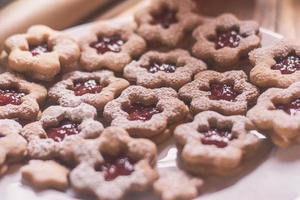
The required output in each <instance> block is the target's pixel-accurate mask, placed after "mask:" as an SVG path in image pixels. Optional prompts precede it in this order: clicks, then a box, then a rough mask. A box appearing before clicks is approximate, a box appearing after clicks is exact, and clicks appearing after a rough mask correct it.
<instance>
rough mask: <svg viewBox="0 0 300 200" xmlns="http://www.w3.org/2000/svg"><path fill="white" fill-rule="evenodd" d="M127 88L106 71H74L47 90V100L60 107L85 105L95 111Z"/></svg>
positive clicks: (111, 73)
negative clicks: (88, 105)
mask: <svg viewBox="0 0 300 200" xmlns="http://www.w3.org/2000/svg"><path fill="white" fill-rule="evenodd" d="M128 86H129V83H128V81H126V80H125V79H122V78H117V77H115V76H114V74H113V72H111V71H108V70H102V71H95V72H90V73H89V72H80V71H75V72H71V73H69V74H66V75H65V76H64V78H63V80H62V81H60V82H58V83H56V84H55V85H54V86H53V87H52V88H50V90H49V95H48V96H49V99H50V100H51V101H52V102H56V103H59V104H60V105H62V106H71V107H74V106H78V105H79V104H81V103H87V104H90V105H92V106H94V107H95V108H97V110H103V108H104V106H105V105H106V104H107V103H108V102H109V101H111V100H113V99H114V98H115V97H117V96H119V95H120V94H121V92H122V91H123V90H124V89H125V88H126V87H128Z"/></svg>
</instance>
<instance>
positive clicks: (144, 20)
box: [135, 0, 202, 46]
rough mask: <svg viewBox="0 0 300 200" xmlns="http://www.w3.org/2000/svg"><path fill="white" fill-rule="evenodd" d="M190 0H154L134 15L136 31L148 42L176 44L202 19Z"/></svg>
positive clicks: (167, 44)
mask: <svg viewBox="0 0 300 200" xmlns="http://www.w3.org/2000/svg"><path fill="white" fill-rule="evenodd" d="M195 8H196V6H195V3H194V2H193V1H192V0H185V1H182V0H154V1H153V2H152V3H151V5H150V6H149V7H147V8H145V9H143V10H140V11H139V12H137V13H136V15H135V21H136V22H137V24H138V33H139V34H140V35H141V36H142V37H143V38H144V39H145V40H146V41H147V42H148V43H149V44H153V43H158V44H161V45H166V46H177V45H178V44H179V42H181V41H182V39H183V38H184V36H185V35H186V33H187V32H189V31H192V29H193V28H195V27H196V26H197V25H199V24H200V23H201V22H202V20H201V18H200V17H199V16H198V15H196V14H195V13H193V11H194V10H195Z"/></svg>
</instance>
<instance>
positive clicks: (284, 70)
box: [271, 53, 300, 74]
mask: <svg viewBox="0 0 300 200" xmlns="http://www.w3.org/2000/svg"><path fill="white" fill-rule="evenodd" d="M275 61H276V64H275V65H273V66H272V67H271V69H273V70H279V71H280V72H281V74H293V73H295V72H296V71H297V70H300V57H299V56H297V55H296V54H295V53H290V54H289V55H287V56H286V57H278V58H275Z"/></svg>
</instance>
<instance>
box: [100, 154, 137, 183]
mask: <svg viewBox="0 0 300 200" xmlns="http://www.w3.org/2000/svg"><path fill="white" fill-rule="evenodd" d="M96 170H97V171H101V172H102V173H103V176H104V179H105V180H106V181H112V180H114V179H115V178H117V177H118V176H129V175H130V174H131V173H132V172H134V162H133V161H132V160H131V159H129V158H128V157H127V156H120V157H118V158H105V163H104V164H102V165H100V166H99V167H98V168H97V169H96Z"/></svg>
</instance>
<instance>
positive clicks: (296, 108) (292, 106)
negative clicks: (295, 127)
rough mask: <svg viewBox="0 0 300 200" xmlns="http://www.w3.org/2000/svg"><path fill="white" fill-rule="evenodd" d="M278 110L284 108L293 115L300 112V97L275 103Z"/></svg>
mask: <svg viewBox="0 0 300 200" xmlns="http://www.w3.org/2000/svg"><path fill="white" fill-rule="evenodd" d="M275 107H276V109H277V110H283V111H284V112H286V113H287V114H289V115H291V116H293V115H296V114H297V113H298V112H300V98H297V99H294V100H292V101H291V102H289V103H286V104H277V105H275Z"/></svg>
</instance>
